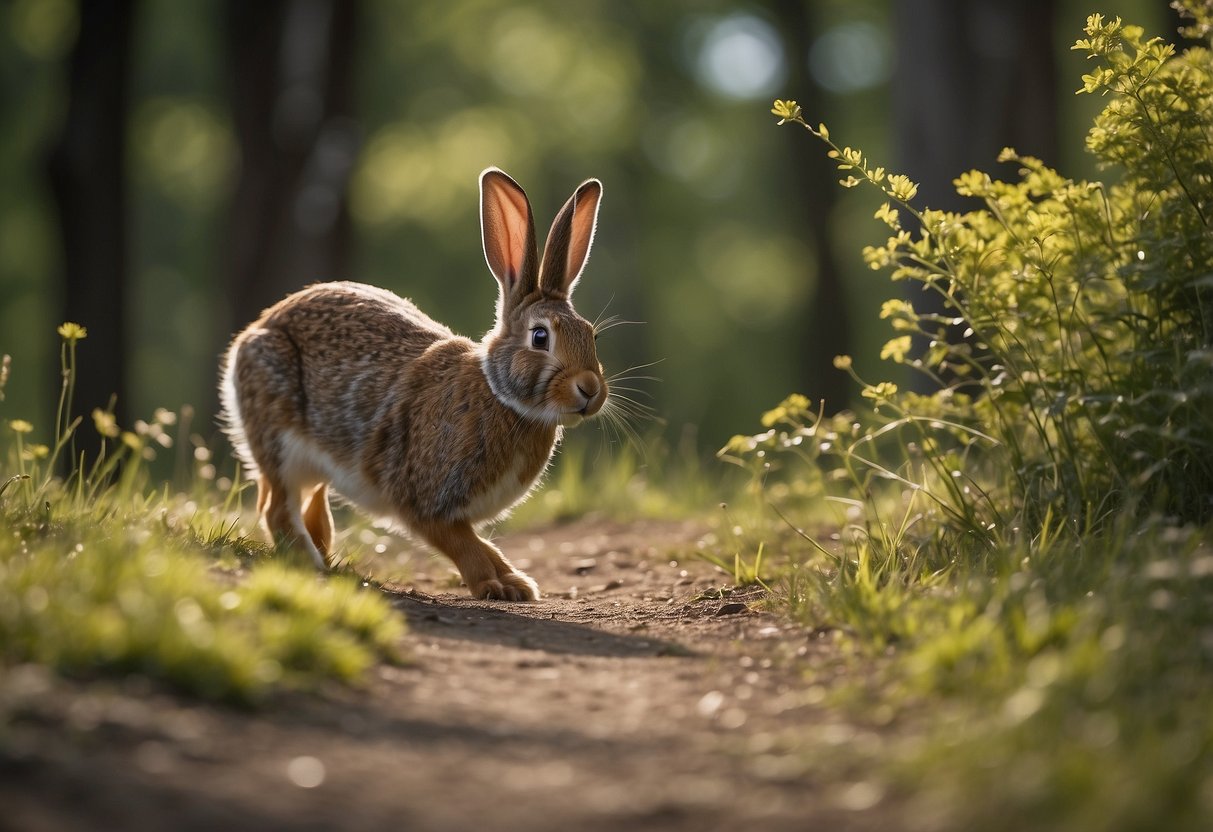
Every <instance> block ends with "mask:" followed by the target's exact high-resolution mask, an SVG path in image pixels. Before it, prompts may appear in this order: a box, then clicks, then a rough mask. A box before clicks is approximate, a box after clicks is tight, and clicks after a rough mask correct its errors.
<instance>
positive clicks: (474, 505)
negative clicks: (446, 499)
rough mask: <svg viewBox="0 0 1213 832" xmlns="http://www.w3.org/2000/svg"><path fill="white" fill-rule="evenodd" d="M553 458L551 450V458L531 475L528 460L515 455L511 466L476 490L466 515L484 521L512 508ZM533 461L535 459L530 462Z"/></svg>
mask: <svg viewBox="0 0 1213 832" xmlns="http://www.w3.org/2000/svg"><path fill="white" fill-rule="evenodd" d="M553 449H554V448H553ZM551 458H552V457H551V453H550V452H549V454H548V459H547V460H546V461H545V462H544V463H543V465H542V466H541V467H540V469H539V472H538V473H536V474H534V475H533V476H531V477H530V478H529V479H528V478H527V473H529V472H528V471H527V470H526V469H527V468H528V467H529V466H528V464H527V460H526V459H524V458H523V457H522V456H515V457H514V460H513V462H512V463H511V464H510V467H509V468H508V469H506V471H505V472H504V473H503V474H502V475H501V476H500V477H498V478H497V479H496V480H494V481H493V482H490V483H487V484H486V485H485V487H483V488H481V489H480V490H479V491H477V492H476V493H474V494H473V496H472V499H471V501H470V502H469V503H468V505H467V508H466V509H464V512H463V519H464V520H467V521H469V522H471V523H483V522H485V521H487V520H495V519H497V518H499V517H502V516H503V515H505V514H506V513H508V512H509V510H510V509H511V508H513V507H514V506H515V505H517V504H518V503H520V502H522V501H523V500H524V499H526V497H527V495H528V494H529V493H530V492H531V489H533V488H534V487H535V486H536V485H537V484H538V483H539V481H540V480H541V479H543V472H544V471H545V470H546V469H547V466H548V462H550V461H551ZM531 464H532V465H533V464H534V463H533V462H531Z"/></svg>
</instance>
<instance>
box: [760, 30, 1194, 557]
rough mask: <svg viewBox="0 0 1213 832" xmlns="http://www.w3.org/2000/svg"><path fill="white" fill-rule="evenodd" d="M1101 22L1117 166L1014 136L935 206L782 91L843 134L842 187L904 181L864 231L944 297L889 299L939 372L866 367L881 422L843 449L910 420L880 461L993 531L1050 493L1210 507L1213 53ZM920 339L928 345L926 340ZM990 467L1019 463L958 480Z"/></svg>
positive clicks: (1091, 502) (1096, 517)
mask: <svg viewBox="0 0 1213 832" xmlns="http://www.w3.org/2000/svg"><path fill="white" fill-rule="evenodd" d="M1087 35H1088V37H1087V38H1085V39H1083V40H1081V41H1079V42H1078V44H1077V46H1076V48H1078V49H1081V50H1083V51H1086V52H1087V53H1088V56H1089V57H1091V58H1092V59H1095V60H1098V61H1099V62H1100V65H1099V67H1098V68H1097V69H1096V70H1095V72H1093V73H1092V74H1091V75H1088V76H1085V79H1084V80H1085V84H1084V87H1083V89H1082V90H1081V92H1087V93H1094V92H1099V93H1103V94H1107V95H1108V96H1109V97H1110V101H1109V103H1108V105H1107V107H1106V108H1105V109H1104V111H1103V113H1102V114H1101V115H1100V116H1099V118H1098V119H1097V121H1096V124H1095V126H1094V128H1093V129H1092V130H1091V132H1090V134H1089V135H1088V140H1087V144H1088V147H1089V148H1090V149H1091V151H1092V152H1093V153H1094V154H1095V155H1096V157H1097V158H1098V159H1099V160H1100V162H1101V163H1102V164H1104V165H1107V166H1111V165H1116V166H1118V168H1119V169H1120V170H1121V172H1122V177H1121V180H1120V181H1119V182H1116V183H1112V184H1108V183H1103V182H1085V181H1074V180H1070V179H1067V178H1065V177H1063V176H1062V175H1061V174H1059V173H1057V172H1056V171H1054V170H1052V169H1050V168H1048V167H1047V166H1045V165H1044V164H1043V163H1042V162H1040V161H1039V160H1037V159H1033V158H1031V157H1026V156H1020V155H1019V154H1016V153H1015V152H1014V151H1012V150H1006V151H1004V152H1003V154H1002V156H1001V157H1000V158H1001V160H1002V161H1009V162H1014V163H1016V164H1017V165H1018V167H1019V174H1020V178H1019V179H1018V181H1015V182H1004V181H1000V180H996V179H994V178H992V177H990V176H989V175H988V174H985V173H983V172H981V171H971V172H969V173H967V174H964V175H963V176H961V177H960V178H959V179H957V180H956V187H957V191H958V192H959V193H960V194H962V195H965V196H971V197H974V198H976V199H979V200H980V201H981V202H982V203H983V207H980V208H977V209H975V210H973V211H971V212H968V213H964V214H956V213H947V212H941V211H933V210H929V209H923V210H919V209H917V208H916V207H914V206H913V205H912V204H910V200H911V199H912V198H913V196H914V193H915V191H916V186H915V185H914V183H912V182H910V181H909V180H907V179H906V178H905V177H904V176H899V175H892V174H887V173H886V172H885V171H884V169H883V168H880V167H872V166H871V165H870V163H869V162H868V160H867V159H866V158H865V157H864V155H863V154H862V153H861V152H860V151H858V150H855V149H852V148H850V147H841V148H840V147H839V146H837V145H836V144H834V143H833V142H832V141H831V140H830V138H829V134H828V133H827V132H825V131H824V129H821V128H819V129H817V130H814V129H813V128H812V127H810V126H809V125H808V124H807V123H806V122H805V121H804V119H803V116H802V115H801V113H800V112H799V108H798V107H797V106H796V105H795V103H794V102H782V101H781V102H776V106H775V108H774V112H775V113H776V114H777V115H780V117H781V121H791V122H795V123H798V124H801V125H802V126H804V127H805V128H806V129H807V130H809V131H810V132H811V133H813V134H814V135H816V136H817V137H818V138H820V139H821V140H822V141H824V142H826V143H827V144H828V145H829V146H830V148H831V149H830V151H829V155H830V156H831V157H832V158H835V159H837V160H838V168H839V169H840V170H841V171H844V172H845V173H846V174H847V177H846V178H845V179H844V180H842V183H843V184H844V185H850V184H857V183H859V182H866V183H868V184H870V185H871V186H873V187H875V188H877V189H879V190H880V191H881V192H882V193H883V194H884V196H885V197H886V198H887V199H888V201H887V202H885V203H884V204H882V205H881V207H880V209H879V210H878V211H877V212H876V216H877V218H879V219H881V220H882V221H883V222H885V223H886V224H887V225H888V226H889V227H890V228H891V229H892V230H893V231H894V235H893V236H892V237H890V238H889V239H888V241H887V242H886V243H885V244H884V245H883V246H871V247H869V248H868V249H866V250H865V252H864V254H865V259H866V260H867V261H868V263H869V265H870V266H871V267H872V268H874V269H887V270H889V272H890V276H891V278H892V279H893V280H895V281H905V282H907V283H908V284H909V285H910V286H912V287H913V288H914V289H915V291H919V292H931V293H935V294H936V295H938V296H939V298H940V299H941V300H942V302H943V305H944V309H945V311H944V312H943V313H935V312H919V311H917V310H916V308H915V306H914V304H913V302H912V300H904V299H900V298H899V299H893V300H890V301H888V302H886V303H885V305H884V308H883V310H882V313H881V315H882V317H883V318H886V319H887V320H889V321H890V323H891V325H892V327H893V329H894V332H895V333H896V334H895V337H894V338H893V339H892V340H890V341H889V343H888V344H887V345H886V347H885V349H884V355H885V356H886V357H887V358H890V359H892V360H893V361H896V362H899V363H904V364H907V365H909V366H910V367H912V368H914V369H915V370H917V371H919V372H921V373H924V374H925V375H926V376H928V378H929V379H930V380H931V381H932V382H933V383H934V384H935V385H936V386H937V387H938V390H937V391H936V392H934V393H932V394H930V395H918V394H914V393H912V392H902V391H900V390H899V389H898V387H897V385H895V384H893V383H891V382H881V383H879V384H864V385H863V395H864V397H865V398H866V399H868V400H870V401H871V402H872V405H873V409H874V411H875V414H874V415H875V416H876V418H875V419H873V420H870V422H871V424H872V425H874V427H869V428H866V429H865V431H864V433H863V436H862V437H860V438H858V439H856V440H854V442H853V443H852V444H851V445H850V446H849V447H848V448H847V450H846V454H847V455H850V456H854V451H855V450H856V448H859V447H862V446H865V445H870V444H871V441H872V438H873V437H874V436H875V435H876V434H878V433H881V432H885V433H887V432H889V431H895V432H897V433H898V434H899V435H901V436H902V437H903V439H904V440H905V441H903V442H901V443H900V445H901V447H904V448H906V449H907V451H908V453H907V454H906V456H905V457H904V458H903V459H902V460H900V461H899V463H900V465H901V466H902V468H901V469H898V470H901V471H902V472H903V474H898V473H897V472H896V471H894V470H891V468H890V467H889V466H883V467H878V468H876V470H877V472H878V474H879V475H880V476H881V477H883V478H886V479H892V480H896V479H898V478H899V477H900V478H902V479H903V480H908V479H910V478H909V477H906V476H904V472H909V471H916V472H919V474H918V475H917V476H916V477H914V480H915V483H916V484H917V485H918V486H920V487H923V488H926V489H927V490H928V493H929V494H930V495H931V497H932V499H934V500H935V501H936V502H937V503H938V504H939V506H940V507H941V509H943V510H944V513H945V515H946V516H947V517H948V518H949V519H950V520H951V521H953V526H954V527H959V528H961V529H962V530H964V531H966V532H979V531H980V530H982V529H985V530H987V531H989V532H992V533H993V537H994V538H997V537H998V536H999V535H1001V534H1003V533H1004V531H1006V530H1008V529H1009V530H1012V531H1020V532H1023V533H1025V534H1027V535H1028V536H1029V537H1030V536H1032V535H1033V534H1035V533H1036V530H1038V529H1039V528H1040V526H1041V523H1042V522H1043V518H1044V513H1045V511H1046V510H1049V511H1052V512H1053V516H1054V518H1057V517H1063V518H1065V520H1066V521H1067V523H1068V528H1069V529H1070V530H1072V531H1075V532H1079V531H1081V532H1087V531H1090V530H1091V529H1092V528H1095V527H1098V526H1099V525H1100V524H1101V523H1103V522H1104V521H1106V520H1108V519H1110V518H1112V517H1114V516H1115V515H1116V512H1117V511H1118V510H1119V509H1122V508H1129V509H1136V510H1142V511H1161V512H1163V513H1165V514H1166V515H1168V516H1173V517H1176V518H1178V519H1179V520H1181V521H1188V520H1190V521H1196V522H1203V521H1207V520H1210V519H1213V496H1211V495H1213V233H1211V231H1210V217H1211V216H1213V153H1210V152H1209V148H1210V144H1211V141H1213V56H1211V54H1210V52H1209V51H1208V50H1207V49H1203V48H1193V49H1189V50H1188V51H1187V52H1186V53H1185V54H1184V55H1182V56H1180V57H1173V55H1172V53H1173V49H1172V47H1170V46H1169V45H1166V44H1163V43H1162V41H1161V40H1160V39H1158V38H1154V39H1150V40H1148V41H1146V40H1143V39H1142V34H1141V30H1140V29H1138V28H1137V27H1132V26H1125V25H1123V24H1122V23H1121V22H1120V21H1119V20H1116V21H1113V22H1105V21H1104V20H1103V18H1102V17H1101V16H1099V15H1094V16H1092V17H1091V18H1090V19H1089V20H1088V24H1087ZM894 205H896V206H898V207H896V208H895V207H893V206H894ZM902 211H904V212H906V213H907V214H908V215H910V216H911V217H913V220H914V225H915V226H916V227H917V233H912V232H911V231H910V230H908V229H907V228H905V227H903V224H902V221H901V212H902ZM909 294H910V295H911V296H912V295H913V294H914V293H913V292H911V293H909ZM915 339H921V340H922V341H923V342H925V344H926V345H927V346H926V349H925V351H923V352H922V354H921V355H920V356H916V357H911V356H912V355H913V354H914V351H913V350H912V344H913V343H914V341H915ZM840 366H843V367H844V368H847V369H850V363H849V361H843V362H842V363H841V364H840ZM890 417H891V418H890ZM739 441H740V440H739ZM978 450H979V451H980V452H978ZM861 461H862V462H863V463H864V464H866V465H875V464H874V463H873V461H872V460H871V459H869V458H864V459H862V460H861ZM882 468H883V470H882ZM979 471H980V472H982V473H986V472H995V477H996V478H997V472H1006V473H1007V476H1005V477H1002V478H1001V480H1000V481H997V482H993V483H989V486H988V489H987V490H980V491H979V490H974V489H973V488H972V487H971V485H970V486H966V485H964V483H966V482H967V481H970V480H975V479H978V478H979V477H977V476H976V474H977V473H978V472H979ZM980 478H982V479H984V480H986V481H989V479H990V477H989V476H983V477H980ZM928 480H929V481H928Z"/></svg>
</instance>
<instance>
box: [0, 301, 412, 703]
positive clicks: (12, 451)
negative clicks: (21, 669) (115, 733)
mask: <svg viewBox="0 0 1213 832" xmlns="http://www.w3.org/2000/svg"><path fill="white" fill-rule="evenodd" d="M59 334H60V336H61V337H62V339H63V349H62V367H61V369H62V376H63V388H62V391H61V394H60V404H59V415H58V417H57V418H56V427H55V432H54V433H55V435H54V438H53V440H52V441H51V442H50V443H49V444H39V443H36V442H31V441H28V437H30V436H31V435H33V434H34V431H35V429H34V426H33V425H31V424H30V423H28V422H26V421H24V420H21V419H13V420H10V421H9V422H8V424H7V431H4V435H0V440H4V439H7V441H0V466H3V467H0V530H2V531H0V668H3V667H4V666H6V665H8V666H11V665H14V664H18V663H28V662H33V663H38V664H42V665H46V666H48V667H51V668H53V669H55V670H57V671H59V672H61V673H64V674H67V675H72V676H79V677H92V676H97V675H125V674H131V673H134V674H139V675H142V676H145V677H148V678H151V679H154V680H157V681H159V682H161V683H163V684H165V685H168V686H170V687H174V688H177V689H179V690H182V691H185V692H188V693H191V694H194V695H198V696H203V697H206V698H212V699H221V700H227V701H233V702H241V703H255V702H259V701H262V700H264V699H265V698H266V697H267V696H269V695H271V694H272V693H273V692H275V691H278V690H281V689H284V688H295V689H298V688H312V687H315V686H317V685H319V684H320V683H321V682H323V681H324V680H329V679H332V680H338V681H343V682H356V681H357V680H358V679H359V678H360V677H361V676H362V674H363V673H364V672H365V671H366V670H367V669H368V668H369V667H370V666H371V665H372V664H374V663H376V662H379V661H388V662H394V661H397V660H399V659H400V655H399V650H400V644H399V643H400V640H401V638H402V636H403V634H404V622H403V618H402V617H401V615H400V614H399V612H398V611H396V610H394V609H392V607H391V606H390V605H389V604H388V603H387V601H386V600H385V599H384V598H383V597H382V596H381V595H380V594H379V593H378V592H377V591H375V590H374V589H371V588H370V587H368V586H367V585H366V584H364V583H362V582H361V581H359V580H357V579H355V578H353V577H351V576H345V575H328V576H318V575H317V574H316V573H315V570H313V569H312V568H310V566H307V567H304V568H292V567H291V566H290V564H288V563H286V562H284V561H283V560H277V561H272V562H268V563H267V562H259V561H264V560H265V559H264V558H263V557H259V555H263V554H264V552H263V551H261V550H260V548H261V547H257V546H256V545H255V544H249V543H248V542H247V541H245V540H243V539H242V538H240V537H239V536H237V535H235V534H234V529H235V521H234V520H233V519H232V518H231V515H232V511H233V510H234V508H235V506H236V505H237V500H238V497H239V490H240V489H239V487H238V486H236V485H233V484H232V483H231V482H222V481H216V480H215V471H214V466H213V465H212V464H211V463H210V455H209V451H208V450H207V449H206V448H205V446H204V445H202V444H199V442H198V441H197V440H196V438H194V437H189V438H187V439H186V440H185V443H184V444H185V447H189V448H190V450H191V451H192V453H191V457H192V459H191V462H192V463H193V464H194V467H193V471H192V480H191V482H189V483H188V486H189V487H188V489H187V490H188V491H189V492H190V493H189V494H177V493H173V492H172V491H171V490H169V489H168V488H167V487H165V488H164V489H162V490H158V489H149V487H148V484H147V481H146V480H147V476H146V475H147V469H146V467H145V466H144V464H143V463H144V462H145V461H146V460H148V459H150V458H152V457H153V456H154V453H155V449H157V448H170V447H172V446H173V444H174V441H180V440H181V438H180V437H178V439H177V440H174V438H173V437H172V435H171V433H170V431H171V428H172V427H174V426H180V425H179V421H178V419H177V415H176V414H173V413H169V412H167V411H157V413H156V415H155V417H154V418H153V420H152V421H151V422H150V423H149V422H143V421H140V422H138V423H137V424H136V425H135V428H134V430H132V431H123V430H121V429H120V428H119V426H118V425H117V424H116V422H115V420H114V417H113V414H112V412H107V411H102V410H97V411H94V413H93V419H92V421H93V427H94V428H95V429H96V430H97V431H98V433H99V434H100V435H101V437H102V441H103V444H102V450H101V452H100V453H99V455H98V456H97V458H96V459H94V460H93V461H92V462H91V464H90V465H89V466H88V467H87V468H85V467H84V465H83V464H77V465H76V466H75V467H74V468H73V470H72V471H71V472H70V473H69V475H68V476H67V477H66V478H60V477H58V476H56V474H55V470H54V468H55V460H56V458H57V457H59V456H60V455H61V454H62V453H64V452H65V451H66V450H67V449H68V448H70V447H71V441H72V438H73V436H74V435H75V431H76V430H77V429H78V427H79V421H80V420H78V419H74V420H69V419H68V418H67V416H66V414H68V413H70V412H71V396H72V391H73V387H74V380H75V366H76V364H75V356H76V344H77V342H79V341H81V340H83V339H84V338H86V337H87V332H86V331H85V330H84V328H83V327H80V326H77V325H75V324H64V325H63V326H62V327H60V328H59ZM5 358H6V359H7V356H6V357H5ZM8 367H9V363H8V361H7V360H5V361H4V362H3V364H0V368H2V369H3V373H2V374H0V382H2V381H3V380H4V378H5V376H6V375H7V371H8ZM111 441H112V445H110V444H108V443H110V442H111ZM241 566H245V567H248V566H251V567H252V571H251V574H249V575H247V576H243V577H241V578H240V579H237V577H236V576H235V575H234V574H233V570H235V569H238V568H240V567H241Z"/></svg>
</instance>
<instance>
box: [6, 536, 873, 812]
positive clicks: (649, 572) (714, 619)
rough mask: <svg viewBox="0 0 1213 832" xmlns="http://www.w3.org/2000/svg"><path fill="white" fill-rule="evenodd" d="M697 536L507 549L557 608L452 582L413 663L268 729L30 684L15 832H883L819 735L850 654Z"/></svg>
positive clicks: (865, 796)
mask: <svg viewBox="0 0 1213 832" xmlns="http://www.w3.org/2000/svg"><path fill="white" fill-rule="evenodd" d="M699 534H700V530H698V529H696V528H695V527H694V526H691V525H681V524H670V523H639V524H632V525H628V526H621V525H615V524H606V523H595V522H582V523H579V524H575V525H570V526H566V527H560V528H555V529H551V530H548V531H546V532H544V533H542V534H535V533H532V534H525V533H523V534H518V535H514V536H511V537H506V538H502V540H501V541H499V542H500V543H501V544H502V546H503V549H504V550H505V551H506V553H507V554H508V555H510V556H511V557H512V558H514V559H515V561H516V562H519V563H520V565H523V566H524V568H526V569H527V570H528V571H529V572H530V573H531V574H532V575H533V576H534V577H535V578H536V579H537V580H538V581H539V583H540V586H541V587H543V589H544V590H545V592H547V593H548V597H547V598H545V599H544V600H543V601H541V602H539V603H536V604H526V605H521V604H510V605H506V604H493V603H487V602H477V601H472V600H470V599H468V598H466V597H465V596H464V595H462V594H457V593H461V592H462V591H461V590H450V589H447V588H446V586H447V580H448V579H447V577H446V569H445V566H444V565H443V564H441V563H440V562H437V561H434V562H433V563H432V564H431V567H432V568H430V570H429V571H430V572H432V574H421V575H419V576H418V578H417V581H416V582H415V583H414V585H413V586H412V587H411V588H401V589H400V591H399V592H398V593H396V594H395V601H396V603H397V604H398V605H399V606H400V608H401V609H402V610H403V611H404V612H405V614H407V616H408V618H409V622H410V627H411V632H410V634H409V636H408V642H409V650H410V651H411V653H412V655H413V657H414V660H415V661H414V663H413V664H411V665H410V666H408V667H403V668H391V667H384V668H381V669H380V671H379V672H378V673H377V675H376V677H375V678H374V679H372V680H371V682H370V683H369V685H368V686H367V688H366V689H363V690H348V689H336V690H333V691H327V692H325V693H324V694H323V695H322V696H319V697H316V696H310V697H308V696H296V697H291V698H290V699H289V700H287V701H284V702H282V703H280V704H279V705H278V706H277V707H275V708H273V709H270V710H267V711H263V712H258V713H254V714H249V713H242V712H237V711H232V710H227V709H221V708H215V707H211V706H207V705H203V704H199V703H196V702H192V701H188V700H181V699H178V698H175V697H171V696H168V695H165V694H161V693H155V692H151V691H148V690H143V689H140V686H139V685H135V686H133V687H132V686H131V685H129V684H128V685H114V686H101V687H98V686H96V685H93V686H89V687H88V688H87V689H85V688H81V687H79V686H72V685H70V684H68V683H63V682H60V681H56V680H52V679H49V678H47V677H46V676H45V675H43V674H40V673H36V672H33V671H28V672H25V671H23V675H22V677H20V678H16V679H13V678H10V679H9V680H8V682H7V683H6V684H5V685H4V689H5V690H6V691H8V693H7V696H9V697H10V698H11V697H17V698H19V699H20V700H21V702H20V705H19V706H18V707H17V708H16V711H17V712H18V713H19V714H20V715H21V716H20V718H19V719H18V721H16V722H15V723H14V724H13V725H11V726H10V729H9V733H10V736H9V738H8V739H9V742H8V746H9V752H8V753H7V754H6V755H0V807H2V809H0V829H19V830H31V831H32V830H72V829H126V830H136V829H198V830H202V829H208V830H209V829H248V830H253V829H259V830H260V829H276V828H291V829H317V830H319V829H401V830H463V829H529V830H547V829H551V830H583V829H590V830H596V829H601V830H608V829H673V830H681V829H686V830H691V829H695V830H713V829H721V830H724V829H728V830H735V829H747V828H757V829H763V830H779V829H809V828H815V827H820V828H846V829H852V828H866V827H869V826H874V825H875V818H873V817H870V816H869V815H870V813H869V812H867V811H864V810H865V809H866V808H867V806H868V805H870V804H871V803H872V802H874V800H875V796H874V795H873V794H871V790H870V789H869V790H868V791H864V789H863V787H862V784H861V785H860V786H859V787H856V788H852V789H849V790H843V791H842V792H841V793H836V791H837V790H830V791H826V790H825V789H823V788H821V787H816V786H815V785H814V783H813V781H812V778H811V777H810V776H808V775H807V774H806V771H807V769H808V763H809V761H808V760H806V759H805V756H804V754H805V752H804V751H803V748H804V743H803V740H804V738H806V737H809V736H825V737H827V738H828V737H838V738H841V739H842V740H845V739H846V738H847V737H848V732H849V731H852V730H853V729H850V728H848V727H847V726H845V725H841V724H839V723H837V722H836V721H835V720H834V718H833V717H832V716H831V715H830V713H829V712H828V711H827V710H825V709H824V707H823V706H822V705H821V704H820V698H821V695H820V694H821V690H822V689H821V688H820V687H819V686H816V685H815V684H814V683H815V681H820V678H817V677H821V676H822V674H827V673H831V672H834V671H832V670H831V669H830V668H832V667H833V666H834V665H835V662H833V661H832V658H833V654H832V648H831V647H830V641H829V639H828V638H822V637H820V635H817V634H813V633H809V632H806V631H803V630H800V629H796V628H791V627H788V626H786V625H783V624H781V623H780V622H779V621H778V620H777V619H775V618H774V617H773V616H771V615H769V614H766V613H763V612H760V611H758V610H756V609H755V607H754V602H755V601H756V600H758V599H757V596H756V595H755V594H754V593H749V594H747V593H733V594H729V595H725V596H723V597H722V596H721V593H720V592H719V588H720V587H722V586H724V585H725V582H726V581H727V578H726V577H725V576H724V575H722V574H720V573H719V571H717V570H715V569H713V568H712V567H711V566H710V565H708V564H706V563H704V562H703V561H701V560H698V559H695V558H691V557H687V556H685V554H684V555H683V556H679V555H678V553H679V552H683V553H689V552H690V551H691V550H692V549H693V547H694V545H695V541H696V540H697V539H698V538H699Z"/></svg>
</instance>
